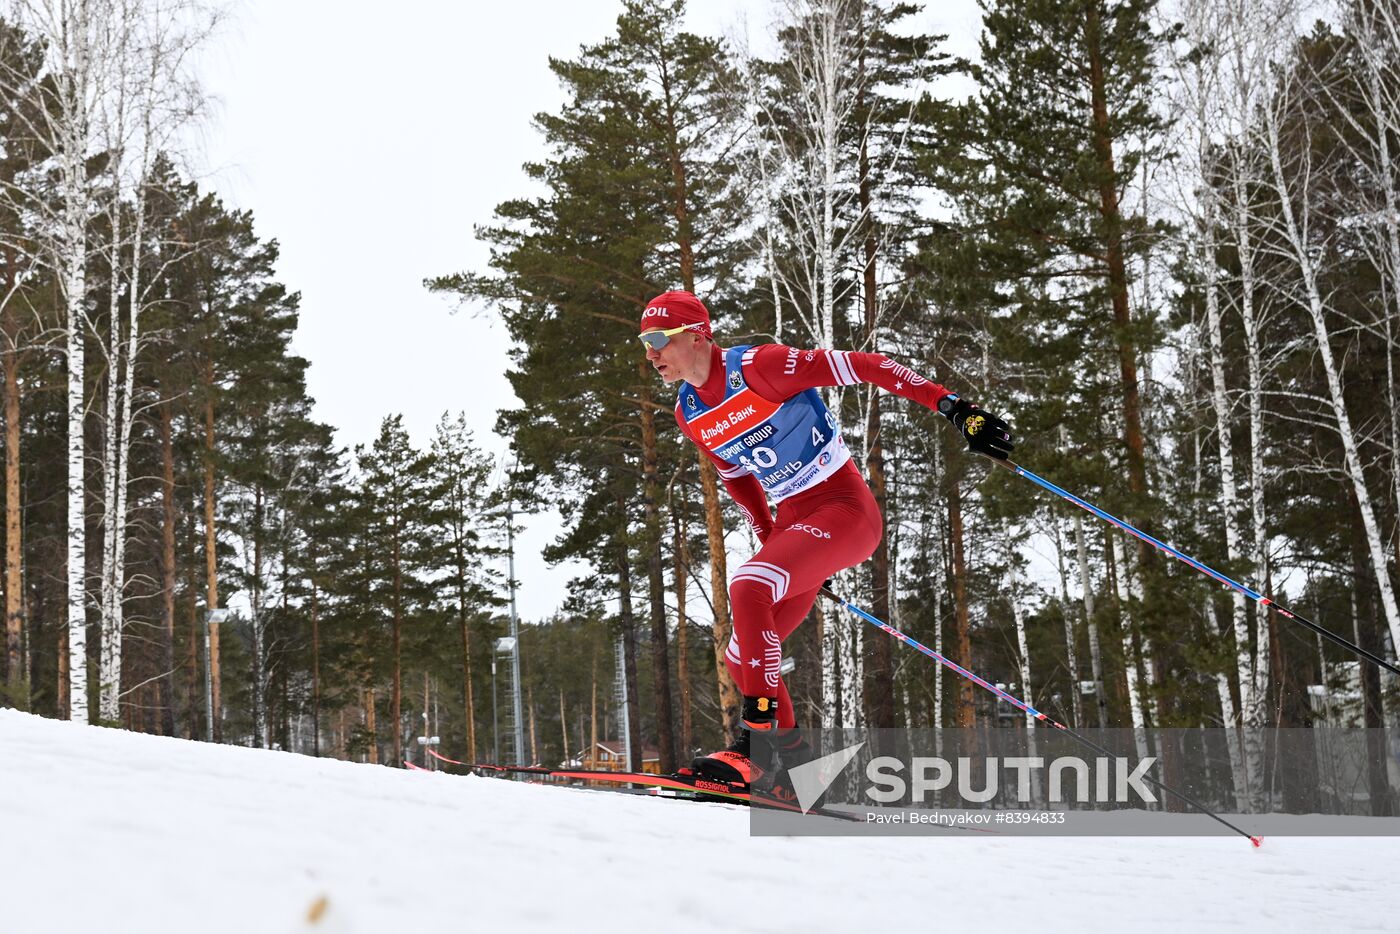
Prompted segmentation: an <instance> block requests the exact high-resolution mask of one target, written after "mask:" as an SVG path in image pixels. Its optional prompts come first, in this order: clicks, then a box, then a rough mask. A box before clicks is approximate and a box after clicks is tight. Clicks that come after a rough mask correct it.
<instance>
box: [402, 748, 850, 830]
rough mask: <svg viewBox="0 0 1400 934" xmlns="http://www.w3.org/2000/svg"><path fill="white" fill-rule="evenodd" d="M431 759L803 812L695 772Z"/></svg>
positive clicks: (826, 813)
mask: <svg viewBox="0 0 1400 934" xmlns="http://www.w3.org/2000/svg"><path fill="white" fill-rule="evenodd" d="M428 752H429V754H430V755H432V756H433V757H434V758H436V759H438V760H440V761H442V762H447V763H449V764H451V765H458V766H461V767H462V768H465V769H471V770H473V771H479V772H495V773H509V774H514V775H538V776H540V777H541V778H563V779H572V780H574V781H582V782H608V783H611V784H617V785H642V786H645V787H647V788H653V789H658V790H662V791H668V792H678V793H680V795H683V796H687V797H689V796H691V795H693V796H694V799H695V800H711V801H721V802H729V803H730V804H739V805H756V806H758V807H769V808H776V809H778V810H781V811H793V812H795V813H798V814H801V813H804V812H803V810H802V807H801V805H799V804H798V803H797V802H796V801H790V800H787V799H786V798H775V797H772V796H770V795H766V794H760V795H758V796H757V798H756V799H755V797H754V796H753V795H752V794H751V793H750V792H749V790H748V789H747V788H745V787H744V786H743V785H739V784H735V783H730V782H717V781H712V780H710V779H707V778H703V777H701V776H699V775H695V774H676V775H658V774H653V773H651V772H612V771H609V770H607V769H550V768H544V767H543V766H534V765H495V764H493V763H486V762H459V761H457V760H456V759H449V758H447V757H446V756H444V755H441V754H439V753H438V752H436V751H435V750H432V749H430V750H428ZM805 813H807V814H809V815H817V816H821V817H831V818H835V819H836V820H845V821H855V822H858V823H864V818H862V817H860V816H859V815H856V814H849V813H847V812H845V811H833V810H830V809H827V808H811V809H810V810H808V811H806V812H805Z"/></svg>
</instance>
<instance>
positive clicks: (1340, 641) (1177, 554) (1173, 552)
mask: <svg viewBox="0 0 1400 934" xmlns="http://www.w3.org/2000/svg"><path fill="white" fill-rule="evenodd" d="M988 459H989V460H991V461H992V462H993V463H995V464H997V465H999V466H1001V467H1004V468H1006V469H1007V470H1009V471H1011V472H1012V473H1015V474H1018V475H1019V476H1022V477H1025V478H1026V479H1027V480H1030V481H1031V482H1033V483H1037V484H1039V485H1040V486H1042V487H1044V488H1045V489H1047V490H1049V491H1050V492H1051V493H1054V494H1055V495H1056V496H1059V497H1062V498H1064V499H1067V500H1069V501H1070V502H1071V503H1074V505H1076V506H1078V507H1079V508H1080V509H1084V510H1087V511H1088V512H1091V513H1093V514H1094V515H1096V516H1098V517H1099V518H1100V519H1102V520H1104V521H1105V522H1107V523H1108V524H1110V525H1114V526H1117V527H1118V528H1120V529H1122V530H1123V531H1124V532H1127V533H1128V534H1129V535H1135V536H1137V537H1138V538H1140V539H1142V540H1143V541H1145V542H1147V544H1149V545H1151V546H1153V547H1154V548H1156V549H1158V550H1159V551H1161V552H1162V553H1163V554H1166V555H1169V556H1171V557H1173V558H1175V559H1177V560H1178V561H1180V562H1182V563H1183V564H1186V565H1188V566H1190V567H1193V568H1195V569H1196V570H1197V571H1200V572H1201V573H1202V574H1205V575H1206V576H1207V577H1212V578H1214V579H1215V580H1217V581H1219V582H1220V583H1222V584H1224V585H1225V586H1226V587H1230V588H1232V589H1233V590H1236V591H1238V592H1239V593H1242V594H1244V595H1245V596H1246V597H1248V598H1249V599H1251V600H1253V601H1254V602H1255V603H1257V604H1259V605H1260V606H1262V607H1273V608H1274V610H1276V611H1277V612H1278V614H1279V615H1280V616H1283V617H1285V618H1287V619H1291V620H1293V621H1294V622H1298V623H1302V624H1303V625H1304V626H1306V627H1308V628H1309V629H1311V630H1312V631H1313V632H1315V633H1317V634H1318V635H1319V636H1322V637H1323V638H1325V639H1330V640H1332V641H1333V642H1335V643H1336V644H1337V645H1340V646H1342V647H1343V648H1345V649H1350V650H1351V651H1352V652H1355V653H1356V654H1357V655H1360V656H1361V657H1362V658H1365V659H1367V660H1368V661H1371V662H1374V663H1375V664H1377V665H1379V666H1381V667H1382V668H1384V669H1386V670H1387V671H1391V672H1394V673H1395V674H1397V675H1400V667H1397V666H1396V665H1395V664H1394V663H1393V662H1388V661H1386V660H1385V659H1384V658H1382V657H1381V656H1379V655H1377V654H1376V653H1374V652H1371V651H1368V650H1366V649H1363V648H1362V647H1361V646H1359V645H1357V644H1356V643H1355V642H1352V641H1351V640H1349V639H1347V638H1345V637H1343V636H1339V635H1337V634H1336V633H1335V632H1332V631H1331V630H1330V629H1325V628H1323V627H1322V626H1319V625H1318V624H1317V623H1314V622H1313V621H1312V620H1310V619H1308V618H1307V617H1306V616H1303V615H1302V614H1300V613H1294V612H1293V611H1292V610H1289V609H1285V608H1284V607H1281V606H1279V605H1278V604H1277V603H1275V602H1274V601H1273V600H1270V599H1269V598H1268V597H1266V596H1264V595H1263V594H1261V593H1259V592H1257V591H1254V590H1251V589H1249V588H1248V587H1246V586H1245V585H1244V584H1241V583H1240V582H1239V581H1237V580H1233V579H1231V578H1229V577H1226V576H1225V575H1224V574H1221V573H1220V572H1219V571H1217V570H1215V569H1214V568H1212V567H1209V566H1207V565H1205V564H1202V563H1201V562H1200V561H1197V560H1196V559H1195V558H1193V557H1191V556H1190V555H1188V554H1185V553H1183V552H1181V551H1178V550H1177V549H1175V548H1173V547H1172V546H1171V545H1168V544H1167V543H1166V542H1163V541H1159V540H1158V539H1155V538H1153V537H1152V536H1151V535H1148V534H1147V533H1146V532H1144V531H1142V530H1141V529H1138V528H1135V527H1133V526H1132V525H1130V524H1128V523H1127V522H1124V521H1123V520H1122V519H1120V518H1118V517H1117V516H1114V515H1111V514H1109V513H1107V512H1104V511H1103V510H1102V509H1100V508H1099V507H1097V506H1095V505H1094V504H1093V503H1089V502H1086V501H1085V500H1083V499H1080V498H1079V497H1078V496H1075V495H1074V494H1073V493H1071V492H1069V491H1068V490H1065V489H1061V488H1060V487H1058V486H1056V485H1055V484H1053V483H1051V482H1050V481H1049V480H1046V479H1045V478H1044V477H1038V476H1036V475H1035V474H1033V473H1031V472H1030V471H1029V470H1027V469H1026V468H1024V467H1022V466H1020V465H1019V464H1015V463H1013V462H1011V461H1006V460H997V459H996V458H988Z"/></svg>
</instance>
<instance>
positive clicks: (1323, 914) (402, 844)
mask: <svg viewBox="0 0 1400 934" xmlns="http://www.w3.org/2000/svg"><path fill="white" fill-rule="evenodd" d="M1397 866H1400V838H1396V837H1372V838H1345V839H1342V838H1316V837H1314V838H1307V837H1292V838H1290V837H1273V838H1270V839H1267V840H1266V841H1265V843H1264V847H1263V848H1262V849H1259V850H1255V849H1253V848H1252V847H1251V846H1250V845H1249V843H1248V842H1247V841H1245V840H1242V839H1240V838H1238V837H1234V838H1231V837H1210V838H1132V839H1103V838H1055V839H1044V838H1041V839H1029V838H1023V837H984V836H978V835H975V834H952V833H950V834H948V835H946V836H939V837H917V838H884V839H849V838H810V837H808V838H753V837H750V836H749V834H748V815H747V812H746V811H744V810H742V809H737V808H731V807H729V806H725V805H718V804H695V803H689V802H677V801H666V800H661V799H654V798H647V797H640V796H629V795H619V794H612V793H607V792H590V791H576V790H571V789H563V788H545V787H538V786H533V785H525V784H516V783H511V782H505V781H500V780H496V779H487V778H463V777H455V776H450V775H446V774H443V773H438V774H426V773H420V772H406V771H402V770H398V769H387V768H379V767H374V766H366V765H353V764H349V763H344V762H336V761H331V760H326V759H322V760H316V759H310V758H306V757H303V756H296V755H289V754H285V753H275V752H263V751H259V750H251V749H242V748H234V747H229V746H207V745H204V744H200V743H191V742H184V741H181V740H172V739H164V738H160V737H152V736H142V735H136V734H131V733H125V732H121V731H118V730H105V729H97V728H93V727H80V726H74V725H73V724H69V723H62V722H55V721H51V720H43V719H40V718H38V717H32V716H28V715H24V714H18V713H15V712H12V711H6V710H0V931H3V932H5V934H9V932H29V931H45V932H69V931H72V932H79V931H81V932H92V931H104V932H107V931H110V932H127V931H130V932H142V934H163V932H190V931H198V932H225V931H227V932H258V934H262V932H268V934H282V932H300V931H325V932H336V934H346V932H371V931H386V930H421V931H425V932H427V931H474V930H484V929H486V928H487V927H488V926H491V927H494V928H497V929H505V928H508V929H509V930H512V931H521V930H527V931H534V930H540V931H543V930H561V929H562V930H569V931H603V930H608V931H612V932H623V934H633V932H635V934H641V932H650V931H661V930H676V929H681V928H688V929H693V930H706V931H717V932H724V934H730V932H736V934H737V932H747V931H755V932H760V931H761V932H764V934H778V932H782V934H787V932H801V931H837V930H839V931H844V932H854V931H863V930H870V929H872V928H874V929H876V930H888V929H893V930H914V929H920V930H925V931H927V930H935V931H936V930H943V931H948V930H956V929H958V928H962V927H965V926H970V925H974V924H975V925H977V926H978V927H979V928H980V929H983V930H985V929H987V927H988V926H991V927H993V928H995V927H999V926H1016V927H1017V928H1018V929H1026V930H1031V929H1033V930H1035V931H1037V932H1042V931H1075V932H1082V931H1085V930H1105V929H1110V928H1113V929H1121V930H1125V931H1126V930H1133V931H1141V930H1162V931H1167V930H1170V931H1179V930H1200V929H1215V930H1222V931H1224V930H1229V931H1236V930H1260V931H1263V930H1280V929H1286V930H1289V931H1297V930H1313V931H1324V930H1326V931H1337V930H1346V931H1396V930H1400V884H1397V880H1396V867H1397ZM1026 925H1030V927H1023V926H1026Z"/></svg>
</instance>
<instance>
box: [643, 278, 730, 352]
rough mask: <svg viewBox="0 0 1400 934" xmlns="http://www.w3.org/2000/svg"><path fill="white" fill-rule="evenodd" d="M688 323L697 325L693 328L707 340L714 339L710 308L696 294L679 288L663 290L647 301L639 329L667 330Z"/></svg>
mask: <svg viewBox="0 0 1400 934" xmlns="http://www.w3.org/2000/svg"><path fill="white" fill-rule="evenodd" d="M687 324H690V325H695V326H694V327H692V328H691V330H692V331H694V332H695V333H696V334H702V335H704V337H705V338H706V339H707V340H713V339H714V335H713V334H712V333H711V331H710V312H709V309H707V308H706V307H705V305H704V303H702V302H701V301H700V299H698V298H696V297H695V296H694V295H691V294H690V293H689V292H683V291H681V290H679V289H677V290H676V291H673V292H662V293H661V294H660V295H658V296H656V298H653V299H652V300H651V301H649V302H647V307H646V309H645V310H643V311H642V325H641V327H640V328H639V329H638V330H640V331H655V330H657V329H660V330H663V331H665V330H670V329H671V328H678V327H681V326H683V325H687Z"/></svg>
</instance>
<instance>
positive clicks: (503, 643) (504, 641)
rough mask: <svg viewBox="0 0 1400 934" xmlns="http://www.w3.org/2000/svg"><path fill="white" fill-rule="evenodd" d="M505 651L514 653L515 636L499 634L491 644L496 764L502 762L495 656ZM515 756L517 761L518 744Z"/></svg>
mask: <svg viewBox="0 0 1400 934" xmlns="http://www.w3.org/2000/svg"><path fill="white" fill-rule="evenodd" d="M507 652H509V653H511V655H515V654H516V651H515V637H514V636H501V638H499V639H497V640H496V642H495V644H494V645H493V646H492V651H491V744H492V746H493V747H494V749H495V753H496V764H497V765H501V764H502V763H501V717H500V713H499V710H498V708H497V706H496V656H498V655H504V654H505V653H507ZM517 693H518V692H517ZM516 733H517V735H518V733H519V731H518V729H517V731H516ZM515 758H516V760H517V762H518V760H519V759H520V747H519V746H517V747H516V750H515Z"/></svg>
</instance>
